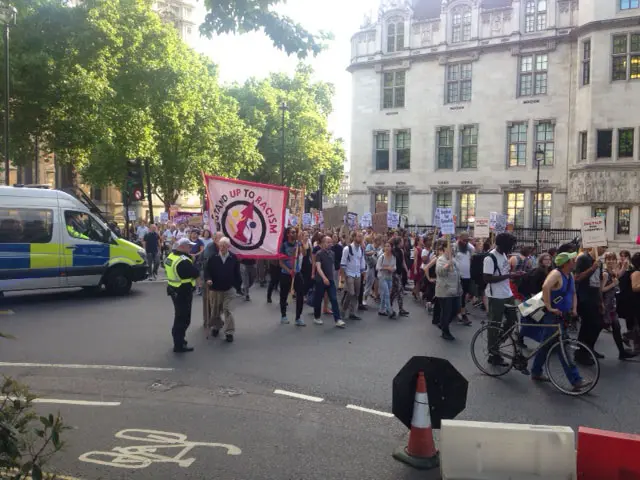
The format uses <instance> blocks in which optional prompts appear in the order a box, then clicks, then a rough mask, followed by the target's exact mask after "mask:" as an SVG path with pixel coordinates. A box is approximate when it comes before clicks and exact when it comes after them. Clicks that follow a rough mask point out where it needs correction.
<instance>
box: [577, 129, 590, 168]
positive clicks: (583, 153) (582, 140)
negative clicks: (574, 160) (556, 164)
mask: <svg viewBox="0 0 640 480" xmlns="http://www.w3.org/2000/svg"><path fill="white" fill-rule="evenodd" d="M588 138H589V137H588V134H587V132H580V134H579V139H578V140H579V145H578V148H579V149H580V156H579V157H578V160H579V161H580V162H583V161H585V160H586V159H587V148H588V147H589V143H588V142H589V140H588Z"/></svg>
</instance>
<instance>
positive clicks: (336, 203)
mask: <svg viewBox="0 0 640 480" xmlns="http://www.w3.org/2000/svg"><path fill="white" fill-rule="evenodd" d="M349 185H350V182H349V172H348V171H346V168H345V172H344V174H343V175H342V180H341V181H340V186H339V187H338V193H336V194H334V195H328V196H326V197H325V198H323V199H322V208H323V209H324V208H332V207H346V206H347V201H348V195H349Z"/></svg>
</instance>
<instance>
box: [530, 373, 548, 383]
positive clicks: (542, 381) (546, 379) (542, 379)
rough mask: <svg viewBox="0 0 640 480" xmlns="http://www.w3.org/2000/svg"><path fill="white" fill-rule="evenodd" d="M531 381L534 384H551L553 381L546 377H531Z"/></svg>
mask: <svg viewBox="0 0 640 480" xmlns="http://www.w3.org/2000/svg"><path fill="white" fill-rule="evenodd" d="M531 380H533V381H534V382H539V383H546V382H550V381H551V380H549V377H547V376H546V375H542V374H540V375H531Z"/></svg>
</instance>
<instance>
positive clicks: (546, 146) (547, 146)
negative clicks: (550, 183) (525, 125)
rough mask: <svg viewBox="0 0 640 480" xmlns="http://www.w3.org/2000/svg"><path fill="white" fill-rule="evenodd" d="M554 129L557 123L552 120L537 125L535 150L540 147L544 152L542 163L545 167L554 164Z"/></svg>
mask: <svg viewBox="0 0 640 480" xmlns="http://www.w3.org/2000/svg"><path fill="white" fill-rule="evenodd" d="M554 130H555V125H554V124H553V123H551V122H540V123H538V124H537V125H536V146H535V151H536V152H537V151H538V149H540V150H542V151H543V152H544V160H543V162H542V165H543V166H545V167H552V166H553V152H554V148H555V147H554V139H553V137H554Z"/></svg>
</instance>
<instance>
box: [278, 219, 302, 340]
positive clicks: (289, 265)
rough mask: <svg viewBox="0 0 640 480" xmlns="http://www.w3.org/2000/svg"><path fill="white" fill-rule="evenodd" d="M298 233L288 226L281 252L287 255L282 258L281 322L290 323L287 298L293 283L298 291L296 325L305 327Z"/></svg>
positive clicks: (300, 250) (300, 251) (296, 291)
mask: <svg viewBox="0 0 640 480" xmlns="http://www.w3.org/2000/svg"><path fill="white" fill-rule="evenodd" d="M297 237H298V234H297V232H296V229H295V228H294V227H288V228H287V230H286V231H285V240H284V242H282V247H280V253H281V254H282V255H283V256H284V257H285V258H282V259H281V260H280V313H281V315H282V317H281V319H280V323H281V324H283V325H284V324H288V323H289V319H288V318H287V306H288V303H287V300H288V297H289V293H290V292H291V283H292V282H293V289H294V291H295V293H296V325H297V326H299V327H304V326H306V324H305V323H304V320H303V319H302V318H301V315H302V307H303V306H304V279H303V278H302V274H301V273H300V268H301V267H302V249H301V248H300V247H301V246H300V242H298V240H297Z"/></svg>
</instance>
